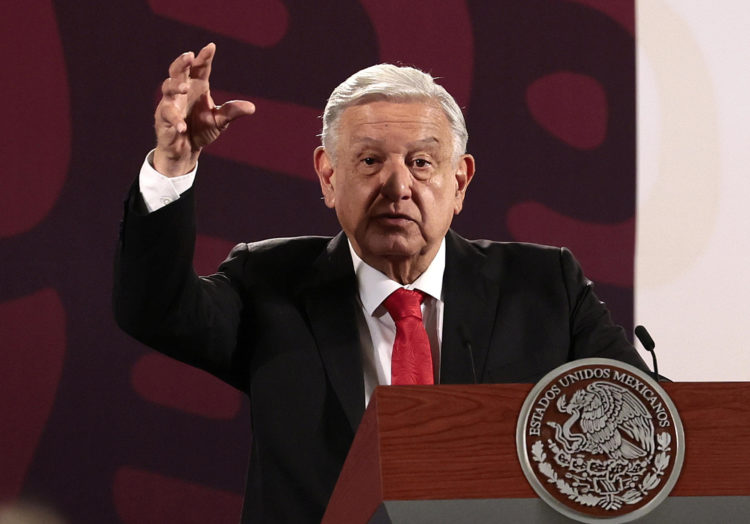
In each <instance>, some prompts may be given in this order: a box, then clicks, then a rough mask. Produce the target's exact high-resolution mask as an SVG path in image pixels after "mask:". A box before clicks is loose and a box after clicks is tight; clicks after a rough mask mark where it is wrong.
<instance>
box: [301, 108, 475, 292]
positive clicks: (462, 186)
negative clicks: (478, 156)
mask: <svg viewBox="0 0 750 524" xmlns="http://www.w3.org/2000/svg"><path fill="white" fill-rule="evenodd" d="M337 136H338V139H337V141H336V143H335V146H334V147H335V154H334V157H335V163H334V162H332V159H331V158H330V156H329V155H328V154H327V153H326V152H325V151H324V150H323V149H322V148H318V149H317V150H316V153H315V167H316V170H317V172H318V175H319V177H320V181H321V186H322V189H323V195H324V197H325V202H326V205H328V206H329V207H332V208H334V209H335V210H336V215H337V217H338V220H339V222H340V223H341V227H342V228H343V229H344V231H345V232H346V234H347V236H348V237H349V239H350V241H351V242H352V245H353V247H354V250H355V251H356V252H357V254H358V255H359V256H360V257H361V258H362V259H363V260H364V261H365V262H367V263H368V264H370V265H372V266H373V267H375V268H377V269H379V270H381V271H383V272H385V273H386V274H388V271H384V269H383V268H384V267H385V266H387V265H389V264H390V265H393V264H404V263H406V264H407V265H409V266H410V267H411V266H413V265H414V264H416V267H417V269H418V273H417V274H416V275H413V276H414V278H416V276H418V274H419V273H421V271H424V269H425V268H426V267H427V265H428V264H429V263H430V262H431V261H432V258H433V257H434V256H435V254H436V253H437V250H438V248H439V247H440V242H441V240H442V238H443V237H444V236H445V233H446V232H447V231H448V228H449V227H450V224H451V221H452V219H453V216H454V215H455V214H458V213H459V212H460V211H461V206H462V204H463V199H464V194H465V191H466V187H467V186H468V184H469V182H470V180H471V177H472V175H473V174H474V160H473V158H472V157H471V156H469V155H462V156H460V157H458V158H456V157H455V156H454V149H453V135H452V133H451V128H450V124H449V122H448V119H447V118H446V116H445V114H444V113H443V111H442V110H441V109H440V108H439V106H437V105H435V104H433V103H429V102H405V103H394V102H386V101H377V102H371V103H367V104H363V105H357V106H352V107H349V108H347V109H346V110H345V111H344V112H343V113H342V115H341V117H340V119H339V122H338V134H337ZM422 266H424V267H422ZM410 271H413V270H411V269H410ZM389 276H391V275H389ZM392 278H393V277H392Z"/></svg>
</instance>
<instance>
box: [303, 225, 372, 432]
mask: <svg viewBox="0 0 750 524" xmlns="http://www.w3.org/2000/svg"><path fill="white" fill-rule="evenodd" d="M313 271H314V274H313V275H312V276H311V279H310V285H309V286H308V287H307V288H305V289H304V290H303V292H302V294H303V298H304V303H305V308H306V311H307V315H308V318H309V319H310V326H311V329H312V332H313V335H314V337H315V340H316V342H317V346H318V350H319V351H320V356H321V359H322V361H323V365H324V367H325V370H326V373H327V375H328V379H329V380H330V382H331V386H332V387H333V390H334V391H335V393H336V396H337V397H338V399H339V401H340V402H341V405H342V406H343V409H344V412H345V413H346V417H347V419H348V420H349V423H350V424H351V426H352V430H354V431H356V429H357V427H358V426H359V422H360V420H361V418H362V413H363V412H364V405H365V396H364V378H363V376H362V358H361V354H360V353H361V350H360V347H359V333H358V330H357V313H356V311H357V309H356V308H357V307H359V306H358V304H357V299H356V296H357V280H356V277H355V276H354V271H353V268H352V260H351V255H350V254H349V245H348V243H347V241H346V236H345V235H344V234H343V233H340V234H338V235H337V236H336V237H335V238H334V239H333V240H331V242H330V243H329V244H328V247H327V249H326V251H325V253H323V254H322V255H321V256H320V257H319V258H318V260H316V262H315V264H314V266H313Z"/></svg>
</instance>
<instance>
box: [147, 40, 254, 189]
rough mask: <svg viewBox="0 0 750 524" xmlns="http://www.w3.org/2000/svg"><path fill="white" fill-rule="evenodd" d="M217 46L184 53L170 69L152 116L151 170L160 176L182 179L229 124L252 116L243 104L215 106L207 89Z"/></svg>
mask: <svg viewBox="0 0 750 524" xmlns="http://www.w3.org/2000/svg"><path fill="white" fill-rule="evenodd" d="M215 52H216V45H214V44H213V43H211V44H208V45H207V46H206V47H204V48H203V49H201V50H200V52H199V53H198V56H195V55H194V53H192V52H189V53H184V54H182V55H180V56H179V57H177V58H176V59H175V60H174V62H172V64H171V65H170V66H169V78H167V79H166V80H164V83H163V84H162V86H161V91H162V98H161V101H160V102H159V105H158V106H157V108H156V113H154V127H155V128H156V151H155V152H154V168H156V170H157V171H158V172H160V173H161V174H163V175H166V176H170V177H174V176H179V175H184V174H185V173H187V172H189V171H191V170H192V169H193V167H195V163H196V162H197V161H198V156H199V155H200V152H201V150H202V149H203V148H204V147H205V146H207V145H208V144H210V143H211V142H213V141H214V140H216V139H217V138H219V135H220V134H221V133H222V132H223V131H224V130H225V129H226V128H227V127H228V126H229V123H230V122H231V121H232V120H234V119H236V118H239V117H241V116H244V115H250V114H252V113H254V112H255V106H254V105H253V104H252V103H251V102H248V101H246V100H232V101H230V102H226V103H224V104H222V105H220V106H217V105H215V104H214V101H213V99H212V98H211V91H210V88H209V77H210V75H211V62H212V61H213V58H214V54H215Z"/></svg>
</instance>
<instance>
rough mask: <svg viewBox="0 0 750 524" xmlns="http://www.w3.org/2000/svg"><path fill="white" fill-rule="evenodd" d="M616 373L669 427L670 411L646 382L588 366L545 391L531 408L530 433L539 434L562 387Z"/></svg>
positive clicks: (617, 379)
mask: <svg viewBox="0 0 750 524" xmlns="http://www.w3.org/2000/svg"><path fill="white" fill-rule="evenodd" d="M613 374H614V381H616V382H620V383H622V384H625V385H626V386H628V387H629V388H630V389H632V390H633V391H635V392H637V393H639V394H640V395H641V396H642V397H643V399H644V400H645V401H646V403H648V404H649V405H650V406H651V408H652V409H653V410H654V413H655V415H656V418H657V420H658V421H659V427H662V428H664V427H669V426H670V425H671V422H670V417H669V412H668V411H667V409H666V407H665V406H664V403H663V402H662V401H661V400H660V399H659V397H658V396H657V395H656V393H654V391H653V390H652V389H651V388H649V387H648V384H645V383H643V382H641V381H640V380H638V379H637V378H636V377H634V376H633V375H630V374H628V373H625V372H622V371H618V370H616V369H614V370H610V369H608V368H586V369H579V370H577V371H574V372H573V373H568V374H567V375H565V376H563V377H560V378H559V379H558V380H557V382H555V383H554V384H552V386H550V387H549V388H547V389H546V390H545V391H544V395H543V396H542V398H540V399H539V401H538V402H537V403H536V405H535V406H534V408H533V409H532V410H531V416H530V417H529V419H528V421H529V422H528V435H529V436H537V437H538V436H539V435H540V434H541V429H542V419H544V414H545V413H546V411H547V408H548V407H549V406H550V404H551V403H552V401H553V400H555V399H556V398H557V397H558V396H559V395H560V393H562V389H561V388H567V387H568V386H570V385H571V384H574V383H576V382H578V381H580V380H590V379H592V378H600V379H611V378H612V377H613Z"/></svg>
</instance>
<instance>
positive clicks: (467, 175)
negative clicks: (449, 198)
mask: <svg viewBox="0 0 750 524" xmlns="http://www.w3.org/2000/svg"><path fill="white" fill-rule="evenodd" d="M474 171H475V164H474V157H473V156H471V155H461V158H459V159H458V165H457V166H456V174H455V177H456V200H455V204H454V207H453V214H455V215H457V214H459V213H460V212H461V209H463V206H464V197H465V196H466V189H467V188H468V187H469V183H470V182H471V181H472V179H473V178H474Z"/></svg>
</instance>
